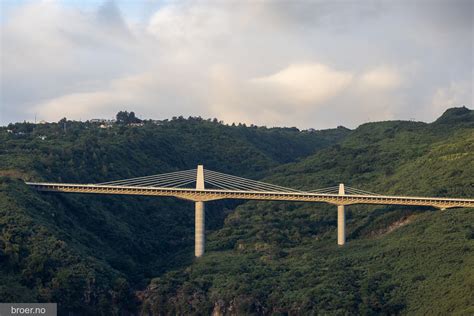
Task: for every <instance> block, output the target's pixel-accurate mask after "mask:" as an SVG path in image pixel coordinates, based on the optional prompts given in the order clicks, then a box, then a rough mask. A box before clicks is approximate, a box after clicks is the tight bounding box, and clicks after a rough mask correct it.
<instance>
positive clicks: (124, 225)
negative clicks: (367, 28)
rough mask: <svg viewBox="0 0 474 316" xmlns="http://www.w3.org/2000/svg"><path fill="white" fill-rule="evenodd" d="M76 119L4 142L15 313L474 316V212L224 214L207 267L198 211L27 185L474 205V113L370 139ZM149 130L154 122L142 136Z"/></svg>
mask: <svg viewBox="0 0 474 316" xmlns="http://www.w3.org/2000/svg"><path fill="white" fill-rule="evenodd" d="M132 113H133V112H130V113H128V112H121V114H120V115H118V116H117V118H118V119H117V122H115V123H111V124H110V125H108V126H106V128H104V126H101V123H98V122H91V121H88V122H78V121H71V120H67V119H63V120H61V121H59V122H57V123H46V124H32V123H26V122H24V123H14V124H10V125H8V126H5V127H0V301H2V302H25V301H28V302H57V303H58V308H59V312H60V314H61V315H63V314H65V315H67V314H68V313H72V314H73V315H123V314H127V313H128V314H143V315H176V314H179V315H209V314H214V315H307V314H328V315H350V314H363V315H375V314H377V315H379V314H384V315H396V314H419V315H426V314H440V315H444V314H457V315H472V314H473V313H474V305H473V304H472V302H474V270H473V269H472V267H473V266H474V212H473V211H474V210H473V209H449V210H444V211H440V210H437V209H432V208H420V207H396V206H390V207H388V206H367V205H354V206H350V207H348V208H347V225H348V226H347V230H348V241H347V244H346V246H345V247H343V248H341V247H338V246H337V243H336V210H335V207H334V206H330V205H324V204H310V203H290V202H284V203H281V202H278V203H276V202H256V201H253V202H242V201H240V202H238V201H217V202H210V203H207V206H206V234H207V245H206V253H205V255H204V257H202V258H200V259H195V258H194V257H193V244H194V239H193V238H194V207H193V205H192V203H190V202H186V201H181V200H176V199H172V198H156V197H131V196H112V195H109V196H98V195H97V196H96V195H87V196H84V195H80V194H51V193H49V194H48V193H39V192H35V191H33V190H31V189H30V188H29V187H28V186H27V185H25V183H24V181H51V182H71V183H98V182H105V181H111V180H116V179H124V178H131V177H138V176H144V175H152V174H159V173H163V172H171V171H177V170H186V169H193V168H195V167H196V165H197V164H204V166H205V168H208V169H210V170H215V171H219V172H223V173H228V174H233V175H237V176H242V177H247V178H251V179H256V180H262V181H265V182H268V183H273V184H277V185H282V186H287V187H292V188H295V189H303V190H310V189H317V188H322V187H328V186H333V185H337V184H338V183H341V182H343V183H345V184H347V185H350V186H353V187H356V188H360V189H364V190H368V191H372V192H377V193H381V194H404V195H414V196H440V197H442V196H450V197H468V198H473V197H474V111H472V110H469V109H467V108H466V107H460V108H452V109H449V110H447V111H446V112H445V113H444V114H443V115H442V116H441V117H440V118H438V119H437V120H436V121H434V122H432V123H424V122H413V121H386V122H371V123H366V124H363V125H361V126H359V127H357V128H355V129H353V130H351V129H347V128H344V127H338V128H334V129H328V130H299V129H297V128H294V127H291V128H267V127H261V126H254V125H251V126H246V125H244V124H239V125H226V124H223V123H222V122H220V121H218V120H217V119H214V120H209V119H202V118H200V117H189V118H183V117H175V118H172V119H169V120H162V121H155V120H149V119H143V118H140V119H139V118H137V117H135V114H134V113H133V115H131V114H132ZM138 123H140V124H138Z"/></svg>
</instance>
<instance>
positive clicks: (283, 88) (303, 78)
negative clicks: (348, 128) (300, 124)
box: [251, 63, 352, 106]
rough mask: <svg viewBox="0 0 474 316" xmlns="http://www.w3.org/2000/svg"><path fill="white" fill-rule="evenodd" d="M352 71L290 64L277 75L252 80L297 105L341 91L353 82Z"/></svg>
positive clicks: (320, 65)
mask: <svg viewBox="0 0 474 316" xmlns="http://www.w3.org/2000/svg"><path fill="white" fill-rule="evenodd" d="M351 80H352V75H351V74H350V73H346V72H342V71H336V70H333V69H330V68H329V67H327V66H325V65H322V64H315V63H307V64H295V65H289V66H288V67H286V68H285V69H282V70H280V71H278V72H277V73H275V74H272V75H269V76H266V77H260V78H255V79H251V82H252V83H254V84H255V85H256V86H257V87H259V88H260V89H266V90H267V91H269V92H273V93H276V94H279V95H281V96H282V97H284V98H285V99H286V100H287V101H286V102H287V103H294V104H295V105H296V106H305V105H308V104H318V103H321V102H323V101H326V100H328V99H329V98H331V97H333V96H334V95H336V94H338V93H339V92H341V90H342V89H344V87H347V85H348V84H349V83H350V82H351Z"/></svg>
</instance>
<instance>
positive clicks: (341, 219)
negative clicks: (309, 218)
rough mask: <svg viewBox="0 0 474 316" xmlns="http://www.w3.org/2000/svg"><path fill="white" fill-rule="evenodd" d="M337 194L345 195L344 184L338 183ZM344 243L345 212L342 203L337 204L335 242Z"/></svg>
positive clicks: (341, 244) (342, 244) (340, 244)
mask: <svg viewBox="0 0 474 316" xmlns="http://www.w3.org/2000/svg"><path fill="white" fill-rule="evenodd" d="M339 195H345V191H344V184H343V183H341V184H339ZM345 243H346V213H345V209H344V205H338V206H337V244H338V245H339V246H344V244H345Z"/></svg>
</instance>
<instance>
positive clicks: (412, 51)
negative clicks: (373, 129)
mask: <svg viewBox="0 0 474 316" xmlns="http://www.w3.org/2000/svg"><path fill="white" fill-rule="evenodd" d="M415 2H416V3H415V5H412V4H408V3H406V4H405V2H403V3H392V2H378V1H377V2H372V1H366V2H364V3H362V4H357V5H356V4H352V5H342V4H341V3H339V2H332V1H315V2H279V1H265V2H164V3H162V4H161V5H160V6H152V8H153V11H152V12H147V14H144V15H143V16H144V18H143V19H142V20H137V18H136V15H135V16H134V17H133V19H132V18H130V17H129V16H128V15H127V14H128V13H127V12H128V11H129V10H120V7H119V5H120V3H119V4H118V5H117V4H116V3H114V2H113V1H106V2H105V3H104V4H102V5H98V6H97V7H96V8H95V10H91V9H90V5H89V7H88V9H87V10H85V9H81V7H80V6H79V5H77V6H73V5H69V4H67V3H63V2H56V1H31V2H26V4H21V5H17V6H16V7H15V6H14V7H13V8H12V6H10V7H9V10H8V13H7V15H6V17H5V18H4V19H3V20H2V22H1V23H2V25H1V35H2V36H1V37H2V39H1V41H2V42H1V44H2V45H1V53H2V56H1V70H2V71H1V79H2V80H1V84H0V87H1V98H0V101H1V103H0V123H1V124H6V123H8V122H10V121H23V120H25V119H26V120H28V119H29V120H31V119H32V118H33V117H34V114H35V113H36V114H37V116H38V118H40V119H47V120H58V119H60V118H62V117H64V116H66V117H68V118H72V119H80V118H82V119H86V118H92V117H98V116H103V117H112V116H114V115H115V113H116V112H117V111H118V110H123V109H127V110H133V111H135V112H136V113H138V114H141V115H142V116H144V117H154V118H160V117H161V118H165V117H171V116H175V115H184V116H188V115H201V116H203V117H218V118H219V119H223V120H225V121H226V122H238V121H243V122H246V123H254V124H265V125H269V126H274V125H287V126H288V125H290V126H298V127H303V128H306V127H313V128H326V127H334V126H337V125H341V124H342V125H346V126H349V127H354V126H356V125H357V124H360V123H362V122H364V121H366V120H369V119H370V120H382V119H394V118H400V119H404V118H412V117H415V118H417V119H421V120H432V119H434V118H435V116H436V115H438V114H439V113H440V112H442V110H444V109H445V108H446V107H448V106H455V105H460V104H456V103H458V102H463V103H465V104H466V102H467V104H466V105H467V106H470V105H471V106H472V69H473V68H474V66H473V59H472V53H473V52H472V43H473V40H472V38H473V24H472V23H473V22H472V21H473V18H472V10H471V11H469V10H468V8H469V7H470V6H471V7H472V2H471V4H470V3H469V1H467V2H466V1H462V0H459V1H458V2H459V3H458V2H456V1H455V2H454V3H453V4H451V2H449V4H447V2H442V1H441V2H436V1H435V2H430V3H429V4H428V3H426V2H424V1H422V0H419V1H415ZM127 5H129V4H127ZM134 5H135V6H140V5H142V6H143V10H144V11H145V10H149V9H150V6H149V5H147V4H145V3H140V2H137V3H136V4H134ZM458 5H459V6H462V7H463V8H464V9H463V10H460V9H459V8H458V7H457V6H458ZM134 11H135V12H138V11H140V10H138V9H137V10H134ZM445 21H451V22H452V23H451V22H449V23H447V22H445ZM461 83H462V84H461ZM466 100H467V101H466ZM469 102H470V104H469Z"/></svg>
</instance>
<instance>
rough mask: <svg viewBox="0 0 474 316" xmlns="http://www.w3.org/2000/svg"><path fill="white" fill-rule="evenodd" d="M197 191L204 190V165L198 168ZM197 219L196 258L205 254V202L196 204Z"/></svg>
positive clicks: (195, 222)
mask: <svg viewBox="0 0 474 316" xmlns="http://www.w3.org/2000/svg"><path fill="white" fill-rule="evenodd" d="M196 190H204V167H203V166H202V165H198V166H197V175H196ZM195 204H196V206H195V215H194V216H195V217H194V255H195V256H196V258H199V257H201V256H202V255H203V254H204V247H205V243H206V240H205V236H204V233H205V227H204V226H205V225H204V224H205V220H206V219H205V210H204V202H202V201H196V202H195Z"/></svg>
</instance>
